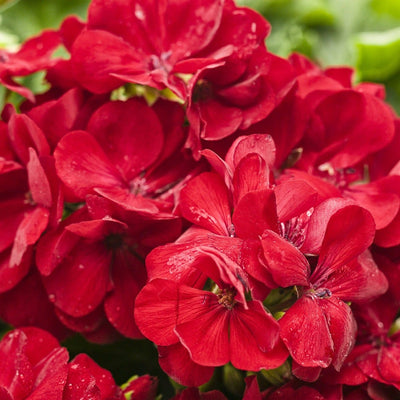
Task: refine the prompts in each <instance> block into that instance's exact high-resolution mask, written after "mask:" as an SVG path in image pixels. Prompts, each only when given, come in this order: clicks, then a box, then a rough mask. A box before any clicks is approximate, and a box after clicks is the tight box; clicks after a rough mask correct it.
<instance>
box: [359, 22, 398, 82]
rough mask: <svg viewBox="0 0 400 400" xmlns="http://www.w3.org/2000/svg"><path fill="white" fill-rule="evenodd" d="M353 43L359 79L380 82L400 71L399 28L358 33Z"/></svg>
mask: <svg viewBox="0 0 400 400" xmlns="http://www.w3.org/2000/svg"><path fill="white" fill-rule="evenodd" d="M355 44H356V48H357V61H356V67H357V69H358V74H359V76H360V79H361V80H375V81H381V82H382V81H385V80H387V79H389V78H391V77H392V76H394V75H395V74H396V73H399V72H400V28H397V29H392V30H389V31H386V32H376V33H363V34H360V35H358V37H357V39H356V42H355Z"/></svg>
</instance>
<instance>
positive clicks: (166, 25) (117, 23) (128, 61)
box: [71, 0, 269, 99]
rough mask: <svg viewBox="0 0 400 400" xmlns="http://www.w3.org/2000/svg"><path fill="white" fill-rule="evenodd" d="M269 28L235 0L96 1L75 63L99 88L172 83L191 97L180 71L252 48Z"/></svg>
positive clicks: (89, 82)
mask: <svg viewBox="0 0 400 400" xmlns="http://www.w3.org/2000/svg"><path fill="white" fill-rule="evenodd" d="M242 25H243V26H244V28H243V29H242V27H241V26H242ZM233 26H234V27H235V29H234V30H232V27H233ZM246 29H247V31H246ZM248 29H250V30H248ZM268 30H269V26H268V24H267V23H266V21H264V20H263V19H262V18H261V17H260V16H258V15H257V14H256V13H254V12H253V11H251V10H247V9H241V8H238V7H236V6H235V5H234V4H233V2H232V1H231V0H226V1H225V0H218V1H214V0H196V1H193V0H192V1H188V0H185V1H169V2H167V1H162V2H156V1H143V0H130V1H121V0H113V1H109V2H107V3H104V2H103V1H101V0H95V1H92V3H91V6H90V8H89V15H88V22H87V28H86V29H85V30H83V32H82V33H81V34H80V35H79V36H78V37H77V38H76V40H75V42H74V44H73V46H72V50H71V54H72V62H73V64H74V68H75V73H76V77H77V78H78V79H79V81H80V82H81V83H82V85H83V86H84V87H85V88H87V89H89V90H90V91H92V92H95V93H105V92H108V91H110V90H113V89H115V88H117V87H118V86H121V85H122V84H123V83H124V82H133V83H140V84H143V85H149V86H152V87H155V88H157V89H164V88H165V87H167V88H169V89H171V90H172V91H173V92H175V93H176V94H177V95H178V96H179V97H181V98H182V99H185V97H186V87H185V83H184V81H183V80H182V79H181V78H180V77H179V76H178V75H179V74H180V73H184V74H194V73H196V72H197V71H198V70H199V69H201V68H204V67H206V66H208V65H212V64H215V63H216V62H219V61H220V60H224V58H225V57H227V56H229V55H231V54H234V53H243V52H249V51H250V52H251V50H252V49H253V48H254V47H256V46H259V45H260V44H261V43H262V42H263V41H264V38H265V36H266V35H267V33H268ZM242 31H245V34H242ZM232 33H234V35H233V36H232V35H231V34H232ZM88 52H90V54H91V57H90V58H88V57H87V54H88Z"/></svg>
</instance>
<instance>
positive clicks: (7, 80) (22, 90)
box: [0, 76, 36, 103]
mask: <svg viewBox="0 0 400 400" xmlns="http://www.w3.org/2000/svg"><path fill="white" fill-rule="evenodd" d="M0 83H1V84H2V85H3V86H4V87H6V88H7V89H8V90H11V91H12V92H15V93H18V94H19V95H20V96H22V97H25V98H26V99H27V100H29V101H30V102H31V103H35V101H36V100H35V95H34V94H33V93H32V91H31V90H30V89H28V88H26V87H24V86H21V85H20V84H19V83H16V82H14V81H13V80H12V79H11V77H9V76H3V77H0Z"/></svg>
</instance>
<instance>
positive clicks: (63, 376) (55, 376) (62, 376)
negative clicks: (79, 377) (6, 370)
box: [27, 347, 69, 400]
mask: <svg viewBox="0 0 400 400" xmlns="http://www.w3.org/2000/svg"><path fill="white" fill-rule="evenodd" d="M68 359H69V354H68V351H67V349H65V348H62V347H59V348H57V349H54V350H53V351H52V352H51V353H50V354H48V355H47V357H46V358H44V359H43V360H42V361H41V362H40V363H39V364H37V365H36V367H35V368H34V373H35V378H36V379H35V385H34V388H33V390H32V393H31V395H30V396H29V397H28V398H27V399H29V400H41V399H54V400H62V398H63V391H64V386H65V383H66V381H67V374H68V366H67V363H68Z"/></svg>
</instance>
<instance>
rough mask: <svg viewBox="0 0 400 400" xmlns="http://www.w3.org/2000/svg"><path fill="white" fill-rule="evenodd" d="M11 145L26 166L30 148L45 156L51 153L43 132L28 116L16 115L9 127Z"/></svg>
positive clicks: (13, 116) (11, 119)
mask: <svg viewBox="0 0 400 400" xmlns="http://www.w3.org/2000/svg"><path fill="white" fill-rule="evenodd" d="M8 129H9V136H10V140H11V143H12V145H13V148H14V150H15V152H16V153H17V154H18V157H19V158H20V159H21V160H22V162H23V163H24V164H27V163H28V160H29V148H30V147H32V148H33V149H35V150H36V152H37V153H38V154H39V155H41V156H43V155H47V154H49V153H50V148H49V145H48V143H47V140H46V138H45V136H44V134H43V132H42V130H41V129H40V128H39V127H38V126H37V125H36V124H35V122H33V121H32V120H31V119H30V118H29V117H28V116H26V115H23V114H14V115H12V117H11V118H10V122H9V125H8Z"/></svg>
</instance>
